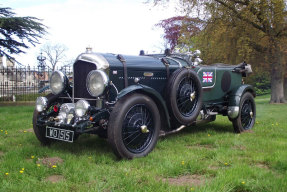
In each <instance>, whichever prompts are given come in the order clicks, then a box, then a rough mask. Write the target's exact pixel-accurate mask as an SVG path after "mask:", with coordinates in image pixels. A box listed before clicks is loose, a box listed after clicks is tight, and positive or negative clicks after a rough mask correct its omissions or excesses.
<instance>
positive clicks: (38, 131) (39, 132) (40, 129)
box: [33, 94, 56, 145]
mask: <svg viewBox="0 0 287 192" xmlns="http://www.w3.org/2000/svg"><path fill="white" fill-rule="evenodd" d="M46 98H47V99H48V109H47V110H48V111H51V110H52V109H51V106H53V103H54V102H55V100H56V99H55V97H54V96H53V95H52V94H48V95H47V96H46ZM39 116H40V113H39V112H38V111H37V110H36V109H35V110H34V114H33V130H34V133H35V135H36V137H37V139H38V140H39V141H40V142H41V144H42V145H50V144H51V143H52V142H53V141H54V140H52V139H49V138H47V137H46V136H45V135H46V126H40V125H38V123H37V120H38V118H39Z"/></svg>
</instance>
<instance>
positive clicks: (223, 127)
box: [163, 120, 235, 138]
mask: <svg viewBox="0 0 287 192" xmlns="http://www.w3.org/2000/svg"><path fill="white" fill-rule="evenodd" d="M210 131H214V132H216V133H218V134H224V133H234V134H235V132H234V130H233V126H232V123H231V122H228V124H222V123H217V122H216V120H215V121H213V122H210V123H203V124H199V125H196V126H189V127H186V128H184V129H183V130H181V131H179V132H177V133H173V134H169V135H166V136H163V138H169V137H173V136H174V135H185V134H197V133H203V132H210Z"/></svg>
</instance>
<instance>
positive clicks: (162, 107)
mask: <svg viewBox="0 0 287 192" xmlns="http://www.w3.org/2000/svg"><path fill="white" fill-rule="evenodd" d="M133 92H137V93H141V94H145V95H148V96H149V97H151V98H152V99H153V100H154V101H155V103H156V104H157V107H158V109H159V111H160V115H161V122H162V123H166V125H165V126H162V127H163V129H166V128H167V129H170V128H171V126H170V120H169V113H168V109H167V106H166V104H165V101H164V99H163V98H162V96H161V95H160V94H159V93H158V92H157V91H156V90H155V89H153V88H151V87H148V86H145V85H142V84H138V85H131V86H128V87H127V88H125V89H123V90H121V91H120V92H119V94H118V96H117V100H118V99H121V98H122V97H124V96H126V95H128V94H130V93H133Z"/></svg>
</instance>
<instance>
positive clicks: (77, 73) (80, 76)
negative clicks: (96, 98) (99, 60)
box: [73, 61, 97, 101]
mask: <svg viewBox="0 0 287 192" xmlns="http://www.w3.org/2000/svg"><path fill="white" fill-rule="evenodd" d="M96 69H97V66H96V65H95V64H93V63H88V62H85V61H77V62H76V63H75V64H74V69H73V70H74V98H75V101H77V100H78V98H85V99H92V98H93V97H92V96H91V95H90V94H89V92H88V90H87V86H86V79H87V76H88V74H89V72H90V71H92V70H96Z"/></svg>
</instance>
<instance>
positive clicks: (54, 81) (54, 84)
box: [50, 71, 68, 95]
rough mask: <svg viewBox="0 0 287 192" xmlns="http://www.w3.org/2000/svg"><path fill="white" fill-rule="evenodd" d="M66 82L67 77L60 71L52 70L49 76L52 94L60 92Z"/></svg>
mask: <svg viewBox="0 0 287 192" xmlns="http://www.w3.org/2000/svg"><path fill="white" fill-rule="evenodd" d="M67 83H68V82H67V77H66V76H65V74H64V73H63V72H61V71H54V72H53V74H52V75H51V77H50V88H51V91H52V93H53V94H54V95H58V94H60V93H62V92H63V91H64V89H65V88H66V86H67Z"/></svg>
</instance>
